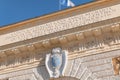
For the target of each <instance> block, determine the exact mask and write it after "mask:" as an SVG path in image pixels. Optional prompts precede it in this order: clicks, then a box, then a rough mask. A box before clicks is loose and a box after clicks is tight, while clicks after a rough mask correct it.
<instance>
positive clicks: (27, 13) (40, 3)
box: [0, 0, 93, 26]
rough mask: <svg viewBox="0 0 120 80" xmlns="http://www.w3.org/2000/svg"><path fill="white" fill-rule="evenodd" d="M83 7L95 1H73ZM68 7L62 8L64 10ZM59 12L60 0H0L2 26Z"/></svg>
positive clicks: (0, 21) (0, 23)
mask: <svg viewBox="0 0 120 80" xmlns="http://www.w3.org/2000/svg"><path fill="white" fill-rule="evenodd" d="M71 1H72V2H73V3H74V4H75V5H81V4H85V3H88V2H91V1H93V0H71ZM65 8H67V7H65V6H62V9H65ZM56 11H59V0H0V26H5V25H9V24H13V23H16V22H20V21H23V20H26V19H30V18H34V17H38V16H42V15H45V14H50V13H53V12H56Z"/></svg>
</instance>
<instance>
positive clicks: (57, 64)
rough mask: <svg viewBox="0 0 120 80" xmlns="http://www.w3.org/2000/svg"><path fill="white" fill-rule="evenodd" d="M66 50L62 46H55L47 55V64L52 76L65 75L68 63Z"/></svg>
mask: <svg viewBox="0 0 120 80" xmlns="http://www.w3.org/2000/svg"><path fill="white" fill-rule="evenodd" d="M67 54H68V52H67V51H66V50H62V49H61V48H53V49H52V52H51V53H50V54H47V55H46V60H45V65H46V68H47V71H48V73H49V75H50V78H58V77H59V76H63V75H64V72H65V68H66V65H67Z"/></svg>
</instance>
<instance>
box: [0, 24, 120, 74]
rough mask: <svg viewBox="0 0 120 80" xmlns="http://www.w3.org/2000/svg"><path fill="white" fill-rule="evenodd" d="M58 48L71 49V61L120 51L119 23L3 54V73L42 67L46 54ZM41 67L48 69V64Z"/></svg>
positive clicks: (3, 52) (1, 68) (31, 44)
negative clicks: (26, 65) (32, 65)
mask: <svg viewBox="0 0 120 80" xmlns="http://www.w3.org/2000/svg"><path fill="white" fill-rule="evenodd" d="M55 46H61V47H62V48H63V49H67V50H68V51H69V59H73V58H77V57H82V56H88V55H92V54H97V53H102V52H107V51H111V50H116V49H120V25H119V23H114V24H112V25H111V24H110V25H106V26H99V27H97V28H91V29H87V30H83V31H79V32H75V33H71V34H65V35H63V36H58V37H53V38H50V39H47V40H42V41H39V42H33V43H30V44H25V45H21V46H16V47H12V48H9V49H5V50H1V51H0V61H1V62H2V63H1V67H0V70H7V68H8V69H10V71H11V70H12V69H11V68H12V67H17V66H18V67H19V66H21V67H22V66H24V65H25V64H33V63H35V65H34V67H35V66H37V65H39V62H44V58H45V54H46V53H49V52H50V49H51V48H53V47H55ZM46 51H47V52H46ZM36 57H38V59H37V58H36ZM41 65H44V63H43V64H41ZM29 67H30V66H28V67H24V68H29ZM19 69H21V68H19ZM14 70H15V69H14ZM16 70H17V69H16ZM8 71H9V70H8ZM5 72H6V71H5Z"/></svg>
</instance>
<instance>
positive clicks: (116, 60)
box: [112, 57, 120, 75]
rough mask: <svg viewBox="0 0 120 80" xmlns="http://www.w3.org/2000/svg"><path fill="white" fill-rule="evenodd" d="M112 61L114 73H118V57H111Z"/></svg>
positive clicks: (119, 68)
mask: <svg viewBox="0 0 120 80" xmlns="http://www.w3.org/2000/svg"><path fill="white" fill-rule="evenodd" d="M112 62H113V68H114V74H115V75H119V74H120V57H116V58H113V59H112Z"/></svg>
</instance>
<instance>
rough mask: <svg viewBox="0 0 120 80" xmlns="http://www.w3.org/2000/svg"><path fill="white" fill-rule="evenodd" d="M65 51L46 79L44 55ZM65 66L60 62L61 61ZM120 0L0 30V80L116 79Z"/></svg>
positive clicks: (119, 60) (119, 79)
mask: <svg viewBox="0 0 120 80" xmlns="http://www.w3.org/2000/svg"><path fill="white" fill-rule="evenodd" d="M56 47H61V49H62V50H66V51H68V59H67V61H68V62H67V66H66V68H65V72H64V75H62V76H59V77H58V78H50V76H49V73H48V71H47V69H46V66H45V60H46V55H47V54H49V53H51V50H52V49H53V48H56ZM63 62H64V60H63ZM119 71H120V0H98V1H95V2H92V3H89V4H85V5H81V6H77V7H73V8H70V9H66V10H63V11H59V12H56V13H53V14H49V15H45V16H41V17H37V18H34V19H30V20H26V21H22V22H19V23H16V24H12V25H8V26H5V27H3V28H0V80H120V75H119Z"/></svg>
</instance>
